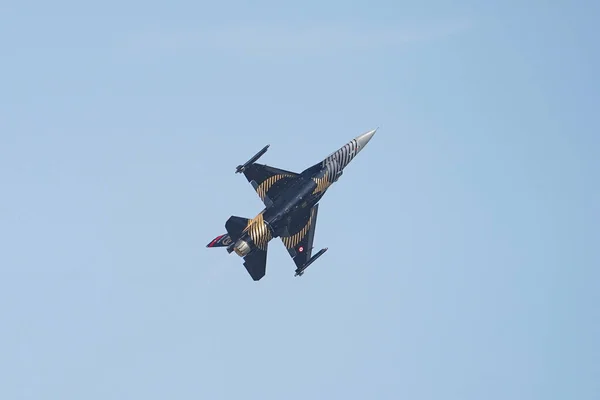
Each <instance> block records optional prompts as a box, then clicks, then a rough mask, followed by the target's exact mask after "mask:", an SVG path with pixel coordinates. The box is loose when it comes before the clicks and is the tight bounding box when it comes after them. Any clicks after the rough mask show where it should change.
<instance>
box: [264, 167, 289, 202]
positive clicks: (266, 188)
mask: <svg viewBox="0 0 600 400" xmlns="http://www.w3.org/2000/svg"><path fill="white" fill-rule="evenodd" d="M291 177H292V175H288V174H277V175H273V176H271V177H269V178H267V179H265V180H264V181H263V182H262V183H261V184H260V185H258V187H257V188H256V193H258V196H259V197H260V199H261V200H263V201H264V199H265V196H266V195H267V193H268V192H269V189H271V186H273V185H274V184H275V182H277V181H278V180H280V179H282V178H291Z"/></svg>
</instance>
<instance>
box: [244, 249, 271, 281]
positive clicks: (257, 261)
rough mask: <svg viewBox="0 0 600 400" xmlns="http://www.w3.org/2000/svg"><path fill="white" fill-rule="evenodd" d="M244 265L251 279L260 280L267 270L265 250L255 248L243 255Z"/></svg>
mask: <svg viewBox="0 0 600 400" xmlns="http://www.w3.org/2000/svg"><path fill="white" fill-rule="evenodd" d="M244 267H246V270H247V271H248V273H249V274H250V276H251V277H252V280H254V281H259V280H261V279H262V277H263V276H265V274H266V271H267V250H266V249H265V250H259V249H256V250H254V251H253V252H251V253H250V254H248V255H247V256H246V257H244Z"/></svg>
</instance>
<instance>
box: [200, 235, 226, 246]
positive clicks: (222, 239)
mask: <svg viewBox="0 0 600 400" xmlns="http://www.w3.org/2000/svg"><path fill="white" fill-rule="evenodd" d="M231 243H232V240H231V237H230V236H229V235H228V234H226V233H225V234H223V235H219V236H217V237H216V238H214V239H213V240H212V241H211V242H210V243H209V244H207V245H206V247H227V246H229V245H230V244H231Z"/></svg>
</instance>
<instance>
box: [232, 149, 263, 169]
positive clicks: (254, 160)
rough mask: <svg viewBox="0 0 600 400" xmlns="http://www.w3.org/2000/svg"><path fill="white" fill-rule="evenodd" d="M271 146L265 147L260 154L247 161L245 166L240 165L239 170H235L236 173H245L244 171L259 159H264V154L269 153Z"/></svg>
mask: <svg viewBox="0 0 600 400" xmlns="http://www.w3.org/2000/svg"><path fill="white" fill-rule="evenodd" d="M269 146H270V144H268V145H266V146H265V147H263V148H262V150H260V151H259V152H258V153H256V154H255V155H254V156H253V157H252V158H251V159H249V160H248V161H246V162H245V163H244V164H243V165H238V166H237V168H236V169H235V173H236V174H239V173H241V172H244V170H245V169H246V168H247V167H248V165H250V164H253V163H255V162H256V161H257V160H258V159H259V158H261V157H262V155H263V154H265V153H266V152H267V149H268V148H269Z"/></svg>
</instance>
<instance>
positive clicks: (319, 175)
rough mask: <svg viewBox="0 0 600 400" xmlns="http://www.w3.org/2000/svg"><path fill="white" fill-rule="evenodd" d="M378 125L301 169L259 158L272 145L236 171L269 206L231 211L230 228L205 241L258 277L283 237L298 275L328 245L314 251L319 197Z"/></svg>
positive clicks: (261, 274) (369, 138)
mask: <svg viewBox="0 0 600 400" xmlns="http://www.w3.org/2000/svg"><path fill="white" fill-rule="evenodd" d="M375 132H376V129H374V130H372V131H369V132H366V133H364V134H362V135H359V136H357V137H356V138H354V139H352V140H351V141H350V142H348V143H347V144H346V145H344V146H343V147H341V148H340V149H338V150H337V151H335V152H333V153H331V154H330V155H329V156H327V157H326V158H325V159H324V160H323V161H320V162H319V163H317V164H315V165H313V166H311V167H309V168H307V169H306V170H304V171H303V172H301V173H296V172H291V171H286V170H283V169H279V168H274V167H270V166H268V165H264V164H257V163H256V161H257V160H258V159H259V158H260V157H261V156H262V155H263V154H264V153H265V152H266V151H267V149H268V147H269V146H268V145H267V146H265V147H264V148H263V149H262V150H260V151H259V152H258V153H257V154H256V155H254V156H253V157H252V158H251V159H250V160H248V161H247V162H246V163H245V164H243V165H239V166H238V167H237V169H236V173H243V174H244V176H245V177H246V179H247V180H248V182H249V183H250V184H251V185H252V187H253V188H254V190H255V191H256V193H257V195H258V196H259V197H260V199H261V200H262V201H263V204H264V205H265V208H264V209H263V210H262V211H261V212H260V213H259V214H258V215H257V216H256V217H254V218H252V219H249V218H244V217H238V216H231V217H230V218H229V219H228V220H227V222H225V229H226V230H227V233H226V234H223V235H220V236H217V237H216V238H215V239H214V240H213V241H211V242H210V243H209V244H208V245H207V247H226V248H227V251H228V252H229V253H232V252H235V253H236V254H237V255H239V256H240V257H242V258H243V259H244V266H245V267H246V269H247V270H248V273H249V274H250V276H251V277H252V279H254V280H255V281H258V280H260V279H261V278H262V277H263V276H265V272H266V265H267V251H268V246H269V242H270V241H271V240H272V239H273V238H277V237H278V238H280V239H281V242H282V243H283V245H284V246H285V248H286V249H287V251H288V253H289V254H290V256H291V257H292V259H293V260H294V263H295V264H296V276H299V275H302V274H303V273H304V270H305V269H306V268H307V267H308V266H309V265H310V264H312V263H313V262H314V261H315V260H316V259H317V258H318V257H320V256H321V255H322V254H323V253H325V251H327V248H324V249H321V250H320V251H319V252H317V253H316V254H315V255H312V250H313V240H314V236H315V227H316V223H317V214H318V210H319V204H318V203H319V200H321V198H322V197H323V195H324V194H325V193H326V192H327V190H328V189H329V187H330V186H331V185H332V184H333V183H335V182H336V181H337V180H338V179H339V178H340V176H341V175H342V173H343V171H344V168H346V166H347V165H348V164H349V163H350V161H352V160H353V159H354V157H355V156H356V155H357V154H358V153H359V152H360V151H361V150H362V149H363V148H364V147H365V146H366V145H367V143H368V142H369V140H371V138H372V137H373V135H374V134H375Z"/></svg>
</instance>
